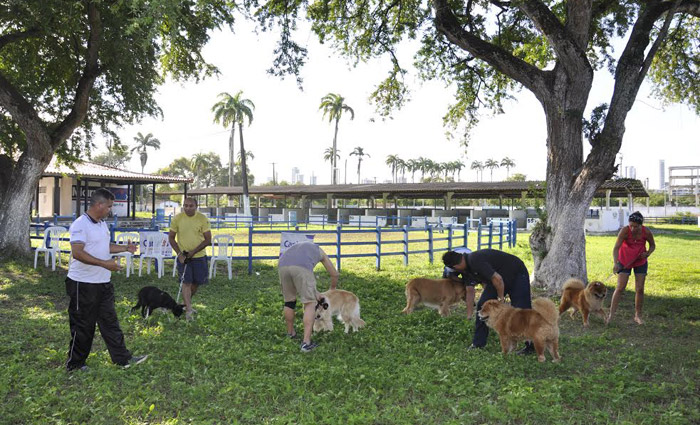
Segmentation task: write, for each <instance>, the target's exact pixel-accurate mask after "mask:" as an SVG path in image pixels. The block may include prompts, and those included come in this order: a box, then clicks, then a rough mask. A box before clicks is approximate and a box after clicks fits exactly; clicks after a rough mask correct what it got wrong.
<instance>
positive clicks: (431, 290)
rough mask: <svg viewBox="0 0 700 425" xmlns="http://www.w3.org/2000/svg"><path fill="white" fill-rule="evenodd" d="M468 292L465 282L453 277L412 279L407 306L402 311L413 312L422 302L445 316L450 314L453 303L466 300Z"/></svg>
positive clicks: (407, 288) (408, 285)
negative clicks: (452, 278) (454, 279)
mask: <svg viewBox="0 0 700 425" xmlns="http://www.w3.org/2000/svg"><path fill="white" fill-rule="evenodd" d="M466 294H467V291H466V289H465V288H464V284H463V283H461V282H456V281H453V280H451V279H438V280H435V279H424V278H416V279H412V280H411V281H409V282H408V283H407V284H406V308H404V309H403V311H402V313H406V314H411V313H412V312H413V309H414V308H415V307H416V306H417V305H418V304H420V303H422V304H423V305H424V306H426V307H429V308H433V309H437V310H438V312H439V313H440V316H443V317H445V316H448V315H449V314H450V306H451V305H453V304H458V303H459V302H460V301H465V302H466Z"/></svg>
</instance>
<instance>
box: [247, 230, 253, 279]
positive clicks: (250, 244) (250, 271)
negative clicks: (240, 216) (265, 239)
mask: <svg viewBox="0 0 700 425" xmlns="http://www.w3.org/2000/svg"><path fill="white" fill-rule="evenodd" d="M248 274H253V228H252V227H249V228H248Z"/></svg>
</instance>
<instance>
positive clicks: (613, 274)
mask: <svg viewBox="0 0 700 425" xmlns="http://www.w3.org/2000/svg"><path fill="white" fill-rule="evenodd" d="M639 257H641V254H639V255H638V256H637V258H635V259H634V260H632V261H630V262H629V264H627V265H626V266H624V267H622V269H620V270H623V269H629V268H630V267H631V266H632V264H634V262H635V261H637V260H639ZM618 273H619V272H618ZM615 274H616V273H615V272H612V273H611V274H610V276H608V277H607V278H605V280H604V281H603V282H607V281H608V280H610V278H611V277H613V276H615Z"/></svg>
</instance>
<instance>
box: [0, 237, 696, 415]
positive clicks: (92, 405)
mask: <svg viewBox="0 0 700 425" xmlns="http://www.w3.org/2000/svg"><path fill="white" fill-rule="evenodd" d="M653 231H654V234H655V238H656V241H657V247H658V248H657V251H656V252H655V253H654V255H653V256H652V257H651V259H650V268H649V276H648V280H647V285H646V299H645V301H646V302H645V308H644V317H645V319H646V322H647V323H646V324H645V325H644V326H641V327H640V326H636V325H634V324H633V323H632V316H633V298H634V296H633V292H632V291H630V290H628V291H627V293H626V294H625V296H624V297H623V301H622V303H621V305H620V308H619V310H618V314H617V316H616V321H615V322H614V323H612V324H611V325H610V326H608V327H605V326H604V325H603V323H602V321H601V320H600V319H599V318H597V317H594V318H592V319H591V327H590V328H589V329H588V330H583V328H582V326H581V320H580V316H577V317H576V320H571V319H569V318H568V316H563V317H562V322H561V337H560V351H561V355H562V362H561V363H560V364H553V363H551V362H547V363H545V364H539V363H537V361H536V359H535V358H534V357H525V358H523V357H520V356H508V357H503V356H502V355H501V354H500V347H499V344H498V339H497V337H496V336H495V334H493V333H492V334H491V335H490V336H489V342H488V345H487V349H486V350H484V351H479V352H467V351H466V346H467V345H468V343H469V342H470V339H471V335H472V333H473V322H471V321H467V320H466V318H465V309H464V308H463V307H460V308H457V309H456V310H454V312H453V314H452V315H451V316H450V317H448V318H441V317H439V316H438V315H437V313H436V312H435V311H432V310H426V309H423V310H418V311H416V312H415V313H414V314H412V315H410V316H405V315H402V314H400V311H401V309H402V308H403V307H404V305H405V298H404V293H403V287H404V285H405V283H406V281H407V280H408V279H410V278H412V277H415V276H437V275H439V274H440V273H441V267H440V266H439V264H438V263H437V259H436V263H435V264H432V265H431V264H429V263H428V261H427V256H426V255H415V256H411V259H410V265H409V266H408V267H404V266H403V265H402V264H401V260H400V257H393V258H391V259H389V260H385V261H384V262H383V269H382V270H381V271H376V270H374V260H373V259H371V258H367V259H356V260H344V261H343V271H342V273H341V279H340V286H341V287H342V288H344V289H348V290H350V291H353V292H355V293H356V294H357V295H358V296H359V298H360V300H361V304H362V317H363V319H364V320H365V321H366V322H367V327H366V328H364V329H362V330H361V331H360V332H358V333H355V334H348V335H346V334H344V333H343V332H342V326H336V329H335V331H334V332H332V333H324V334H322V335H319V336H317V337H315V339H316V340H317V341H319V342H320V343H321V345H320V346H319V348H317V349H316V350H315V351H314V352H313V353H310V354H302V353H300V352H299V346H298V344H297V343H293V342H292V341H290V340H288V339H286V338H285V337H283V335H284V332H285V330H284V324H283V320H282V317H281V295H280V293H279V289H278V281H277V275H276V270H275V268H274V264H273V263H272V262H268V263H260V264H256V267H255V270H256V272H258V273H259V275H258V274H253V275H252V276H248V275H247V274H246V272H245V271H246V268H247V266H246V265H245V264H243V263H238V264H236V272H237V274H236V277H235V278H234V280H233V281H228V280H226V279H225V278H224V277H217V278H216V279H215V280H214V281H213V282H212V283H211V284H210V285H208V286H206V287H204V288H202V290H201V292H200V293H199V294H198V295H197V296H196V297H195V307H196V308H197V310H198V311H199V314H198V317H197V319H196V320H195V321H194V322H191V323H187V322H185V321H183V320H176V319H174V318H173V316H172V315H161V314H155V315H154V316H153V317H151V318H150V319H149V321H147V322H145V321H144V320H142V319H141V317H140V316H138V315H136V314H131V313H130V312H129V309H130V307H131V306H132V305H134V304H135V298H136V293H137V292H138V290H139V288H140V287H142V286H145V285H148V284H156V285H157V286H159V287H161V288H163V289H165V290H167V291H169V292H170V293H171V294H172V295H175V294H176V293H177V283H176V282H175V280H174V279H173V278H172V277H168V276H167V275H166V277H165V278H163V279H160V280H158V279H157V278H155V277H145V276H144V277H142V278H138V277H137V276H136V277H134V276H132V277H131V278H129V279H128V280H127V279H125V278H124V275H123V274H122V273H120V274H116V275H114V279H113V281H114V283H115V288H116V298H117V311H118V313H119V318H120V322H121V326H122V329H123V330H124V332H125V334H126V342H127V346H128V347H129V348H130V349H131V350H132V351H134V352H135V353H148V354H150V358H149V360H148V361H147V362H146V363H143V364H141V365H138V366H136V367H134V368H131V369H129V370H122V369H120V368H118V367H116V366H114V365H112V364H111V363H110V360H109V355H108V354H107V352H106V349H105V346H104V343H103V341H102V340H101V339H100V337H99V335H96V339H95V342H94V345H93V350H92V354H91V356H90V358H89V359H88V365H89V366H90V368H91V370H90V371H89V372H88V373H73V374H68V373H66V372H65V370H64V367H63V364H64V361H65V358H66V352H67V349H68V341H69V331H68V317H67V313H66V307H67V297H66V296H65V290H64V284H63V280H64V278H65V270H61V271H57V272H55V273H52V272H51V271H50V269H48V270H47V269H44V268H43V265H41V266H40V267H39V269H37V270H36V271H35V270H33V269H32V268H31V266H30V265H29V263H28V262H24V261H16V262H9V263H4V264H0V321H1V322H2V332H0V399H1V400H2V404H1V405H0V423H3V424H5V423H8V424H15V423H17V424H27V423H30V424H34V423H36V424H46V423H55V424H66V423H90V424H120V423H128V424H145V423H149V424H162V423H167V424H183V423H193V424H207V423H246V424H312V423H313V424H317V423H318V424H427V423H440V424H443V423H444V424H471V423H474V424H482V423H513V424H526V423H527V424H529V423H533V424H534V423H537V424H560V423H581V424H584V423H585V424H588V423H627V424H654V425H656V424H691V423H698V422H700V410H699V407H698V396H699V394H698V393H699V391H698V382H699V376H698V375H699V374H698V366H699V365H700V361H699V360H700V358H699V357H700V332H698V324H699V320H700V296H699V294H700V231H699V230H698V228H697V227H688V226H684V227H674V226H657V227H655V228H653ZM518 237H519V241H520V242H519V244H518V246H517V247H515V248H514V249H513V250H512V252H514V253H515V254H517V255H519V256H521V258H523V259H524V260H525V261H526V264H527V265H528V267H530V268H531V267H532V259H531V256H530V254H529V251H528V249H527V246H526V241H527V235H518ZM614 239H615V237H614V236H591V237H588V239H587V256H588V271H589V278H591V279H599V280H603V279H605V278H606V277H607V276H608V275H609V274H610V272H611V267H612V259H611V250H612V245H613V243H614ZM168 270H169V268H168ZM317 271H318V273H317V274H318V275H319V276H320V279H319V287H320V289H325V288H326V287H327V285H328V282H329V280H328V278H327V276H326V275H325V273H323V272H322V271H321V269H317ZM221 275H222V273H220V274H219V276H221ZM605 283H606V284H607V285H608V288H609V289H610V291H612V289H613V287H614V283H613V279H610V280H609V281H607V282H605ZM630 288H631V286H630V287H628V289H630ZM610 296H611V292H609V294H608V299H607V302H606V306H607V305H608V304H609V299H610ZM297 318H298V319H299V320H300V314H298V315H297ZM299 326H300V325H299ZM299 330H300V329H299Z"/></svg>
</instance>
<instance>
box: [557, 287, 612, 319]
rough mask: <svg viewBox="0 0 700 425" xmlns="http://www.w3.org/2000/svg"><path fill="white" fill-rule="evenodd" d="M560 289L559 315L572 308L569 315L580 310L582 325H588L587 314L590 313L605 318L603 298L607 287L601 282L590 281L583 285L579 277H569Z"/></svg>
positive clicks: (572, 315)
mask: <svg viewBox="0 0 700 425" xmlns="http://www.w3.org/2000/svg"><path fill="white" fill-rule="evenodd" d="M562 289H563V292H562V294H561V302H560V303H559V315H562V314H564V312H565V311H566V310H568V309H570V308H573V310H572V311H571V317H572V318H573V317H574V313H576V311H580V312H581V314H582V315H583V326H588V315H590V314H591V313H597V314H599V315H600V317H601V318H602V319H603V320H605V311H604V310H603V300H605V295H606V294H607V293H608V288H606V287H605V285H603V283H602V282H591V283H589V284H588V286H585V285H584V284H583V282H582V281H581V280H580V279H576V278H571V279H569V280H567V281H566V282H565V283H564V286H563V288H562Z"/></svg>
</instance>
